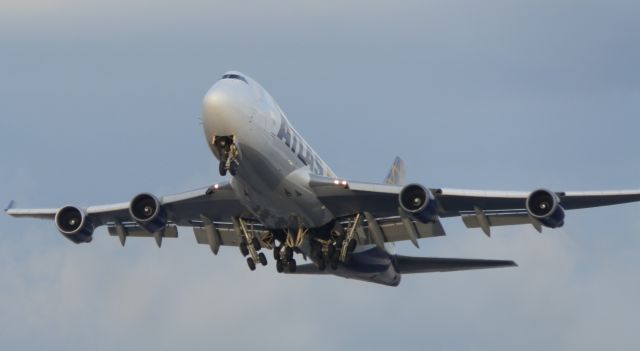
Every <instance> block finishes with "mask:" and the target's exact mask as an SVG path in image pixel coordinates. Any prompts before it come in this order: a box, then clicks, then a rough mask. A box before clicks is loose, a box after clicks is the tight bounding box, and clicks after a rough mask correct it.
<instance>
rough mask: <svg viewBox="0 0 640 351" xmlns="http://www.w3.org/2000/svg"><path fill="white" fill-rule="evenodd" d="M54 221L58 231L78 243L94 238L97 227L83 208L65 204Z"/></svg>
mask: <svg viewBox="0 0 640 351" xmlns="http://www.w3.org/2000/svg"><path fill="white" fill-rule="evenodd" d="M54 222H55V224H56V227H57V228H58V231H59V232H60V233H61V234H62V235H64V237H65V238H67V239H69V240H71V241H72V242H74V243H76V244H81V243H88V242H90V241H91V240H92V239H93V236H92V235H93V230H94V229H95V227H94V226H93V224H92V223H91V222H90V221H89V218H88V217H87V214H86V213H85V212H84V210H82V209H79V208H77V207H74V206H65V207H63V208H61V209H60V210H58V213H56V217H55V220H54Z"/></svg>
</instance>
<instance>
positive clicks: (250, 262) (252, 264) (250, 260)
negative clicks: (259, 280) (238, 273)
mask: <svg viewBox="0 0 640 351" xmlns="http://www.w3.org/2000/svg"><path fill="white" fill-rule="evenodd" d="M247 265H248V266H249V269H250V270H252V271H255V270H256V263H255V262H254V261H253V258H251V257H247Z"/></svg>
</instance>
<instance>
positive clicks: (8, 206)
mask: <svg viewBox="0 0 640 351" xmlns="http://www.w3.org/2000/svg"><path fill="white" fill-rule="evenodd" d="M15 203H16V202H15V201H13V200H11V201H9V204H8V205H7V207H5V209H4V212H9V210H10V209H12V208H13V205H15Z"/></svg>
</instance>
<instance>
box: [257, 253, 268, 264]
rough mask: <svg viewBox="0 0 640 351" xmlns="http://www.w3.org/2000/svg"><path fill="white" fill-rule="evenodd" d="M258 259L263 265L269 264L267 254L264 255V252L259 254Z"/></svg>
mask: <svg viewBox="0 0 640 351" xmlns="http://www.w3.org/2000/svg"><path fill="white" fill-rule="evenodd" d="M258 261H260V264H261V265H263V266H266V265H267V256H265V255H264V252H261V253H259V254H258Z"/></svg>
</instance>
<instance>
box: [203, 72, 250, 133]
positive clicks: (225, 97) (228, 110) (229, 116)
mask: <svg viewBox="0 0 640 351" xmlns="http://www.w3.org/2000/svg"><path fill="white" fill-rule="evenodd" d="M249 105H250V101H249V99H248V98H247V94H246V92H245V91H243V90H242V89H238V88H236V87H232V86H229V85H227V84H215V85H214V86H213V87H211V89H209V91H208V92H207V94H206V95H205V97H204V101H203V119H202V120H203V124H204V128H205V131H206V132H207V134H208V135H209V136H210V137H213V136H225V135H236V134H237V131H238V130H239V129H240V128H242V124H244V122H245V120H248V111H246V110H247V108H248V107H249Z"/></svg>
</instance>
